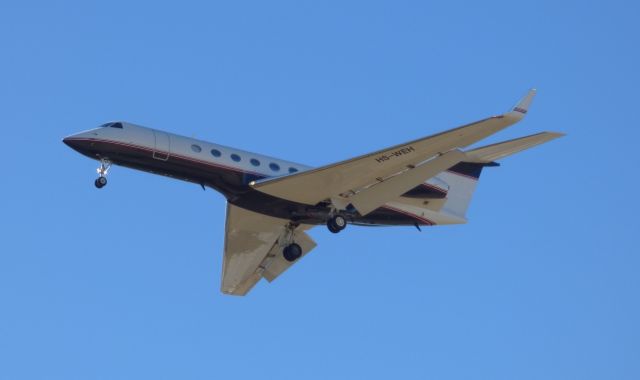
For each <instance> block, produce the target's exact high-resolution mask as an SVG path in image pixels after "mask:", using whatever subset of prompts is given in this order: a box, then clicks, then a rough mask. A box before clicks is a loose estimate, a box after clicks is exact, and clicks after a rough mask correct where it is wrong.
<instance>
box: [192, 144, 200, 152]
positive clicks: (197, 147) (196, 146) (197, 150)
mask: <svg viewBox="0 0 640 380" xmlns="http://www.w3.org/2000/svg"><path fill="white" fill-rule="evenodd" d="M191 150H192V151H194V152H196V153H200V152H202V148H200V145H196V144H191Z"/></svg>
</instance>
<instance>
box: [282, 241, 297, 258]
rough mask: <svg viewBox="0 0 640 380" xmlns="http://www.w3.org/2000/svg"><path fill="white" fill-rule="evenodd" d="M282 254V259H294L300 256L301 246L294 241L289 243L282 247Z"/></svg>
mask: <svg viewBox="0 0 640 380" xmlns="http://www.w3.org/2000/svg"><path fill="white" fill-rule="evenodd" d="M282 256H284V259H285V260H287V261H288V262H292V261H296V260H298V259H299V258H300V256H302V247H300V245H298V244H296V243H291V244H289V245H287V246H286V247H284V249H283V250H282Z"/></svg>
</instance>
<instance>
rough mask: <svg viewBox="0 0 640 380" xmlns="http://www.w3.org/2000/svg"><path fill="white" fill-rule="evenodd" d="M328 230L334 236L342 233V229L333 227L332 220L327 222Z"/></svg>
mask: <svg viewBox="0 0 640 380" xmlns="http://www.w3.org/2000/svg"><path fill="white" fill-rule="evenodd" d="M327 228H328V229H329V231H330V232H331V233H332V234H337V233H338V232H340V229H338V228H336V226H334V225H333V223H332V222H331V220H328V221H327Z"/></svg>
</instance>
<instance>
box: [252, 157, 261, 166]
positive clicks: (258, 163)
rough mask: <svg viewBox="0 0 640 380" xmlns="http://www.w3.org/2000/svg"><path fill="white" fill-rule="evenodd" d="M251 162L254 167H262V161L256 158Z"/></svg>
mask: <svg viewBox="0 0 640 380" xmlns="http://www.w3.org/2000/svg"><path fill="white" fill-rule="evenodd" d="M250 162H251V165H253V166H260V161H258V160H256V159H255V158H252V159H251V161H250Z"/></svg>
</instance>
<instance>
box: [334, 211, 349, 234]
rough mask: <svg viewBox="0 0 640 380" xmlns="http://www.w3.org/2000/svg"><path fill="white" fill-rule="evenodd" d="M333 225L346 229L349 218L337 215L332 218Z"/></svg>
mask: <svg viewBox="0 0 640 380" xmlns="http://www.w3.org/2000/svg"><path fill="white" fill-rule="evenodd" d="M332 221H333V225H334V226H336V227H338V228H339V229H340V230H344V229H345V227H347V220H346V219H345V218H344V216H342V215H336V216H334V217H333V218H332Z"/></svg>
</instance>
